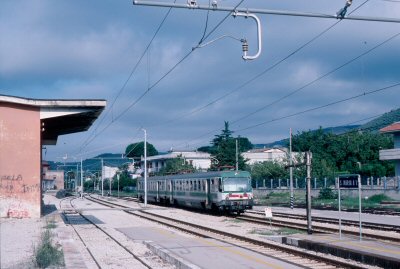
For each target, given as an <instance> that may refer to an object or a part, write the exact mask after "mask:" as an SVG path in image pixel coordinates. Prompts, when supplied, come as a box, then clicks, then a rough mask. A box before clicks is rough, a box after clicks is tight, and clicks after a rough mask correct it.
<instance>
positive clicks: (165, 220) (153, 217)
mask: <svg viewBox="0 0 400 269" xmlns="http://www.w3.org/2000/svg"><path fill="white" fill-rule="evenodd" d="M89 200H91V201H94V202H99V203H100V204H103V205H106V204H107V203H108V205H107V206H108V207H115V206H118V207H125V206H123V205H120V204H116V203H111V202H108V201H104V200H101V199H97V198H93V197H91V198H90V199H89ZM121 210H122V211H124V212H126V213H127V214H130V215H133V216H136V217H141V218H144V219H147V220H149V221H153V222H157V223H159V224H162V225H166V226H167V227H172V228H174V229H178V230H181V231H183V232H186V233H189V234H193V235H195V236H199V237H203V238H212V239H215V240H218V241H221V242H224V243H229V244H232V245H235V246H237V247H240V248H244V249H248V250H250V251H253V252H257V253H259V254H261V255H266V256H270V255H267V254H265V253H263V252H261V251H257V250H255V249H252V248H250V247H243V245H239V244H235V243H232V242H231V241H229V240H224V239H221V238H218V237H215V236H210V235H205V234H204V231H207V232H210V233H214V234H218V235H221V236H223V237H227V238H233V239H235V240H238V241H241V242H247V243H250V244H252V245H255V246H262V247H265V248H269V249H274V250H277V251H280V252H285V253H288V254H291V255H295V256H297V257H299V256H300V257H303V258H306V259H310V260H312V261H316V262H323V263H326V264H330V265H332V266H334V267H335V268H336V267H338V266H339V267H340V268H354V269H360V268H365V266H362V265H358V264H354V263H352V262H348V261H344V260H343V261H342V260H339V259H338V258H337V257H335V258H328V257H323V256H321V254H320V253H317V254H313V253H310V252H307V251H304V250H301V249H297V248H294V247H290V246H286V245H281V244H277V243H275V242H266V241H260V240H256V239H252V238H248V237H244V236H240V235H236V234H232V233H228V232H224V231H221V230H216V229H213V228H209V227H204V226H201V225H197V224H194V223H188V222H185V221H181V220H177V219H174V218H169V217H166V216H161V215H157V214H154V213H150V212H148V211H145V210H138V211H129V210H126V209H121ZM171 222H174V223H179V224H181V225H186V226H188V227H189V228H185V227H182V226H179V225H175V224H172V223H171ZM193 228H196V229H199V230H201V231H200V232H198V231H195V230H193ZM274 258H277V257H274ZM277 259H279V260H282V261H285V262H288V263H293V262H291V261H287V260H284V259H282V258H277ZM293 264H294V263H293ZM297 265H298V264H297Z"/></svg>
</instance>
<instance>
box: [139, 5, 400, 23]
mask: <svg viewBox="0 0 400 269" xmlns="http://www.w3.org/2000/svg"><path fill="white" fill-rule="evenodd" d="M133 4H134V5H141V6H153V7H169V8H185V9H193V10H212V11H227V12H235V11H236V12H244V13H255V14H267V15H280V16H296V17H311V18H322V19H336V20H337V19H341V20H353V21H374V22H390V23H400V19H397V18H384V17H368V16H345V17H343V18H339V17H338V16H337V15H336V14H335V15H329V14H323V13H312V12H298V11H288V10H272V9H257V8H234V7H219V6H211V7H210V6H209V5H197V4H196V5H193V6H192V5H191V6H189V5H187V4H180V3H166V2H157V1H145V0H134V1H133Z"/></svg>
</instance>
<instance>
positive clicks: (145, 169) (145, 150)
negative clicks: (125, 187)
mask: <svg viewBox="0 0 400 269" xmlns="http://www.w3.org/2000/svg"><path fill="white" fill-rule="evenodd" d="M142 130H143V132H144V207H147V132H146V129H142Z"/></svg>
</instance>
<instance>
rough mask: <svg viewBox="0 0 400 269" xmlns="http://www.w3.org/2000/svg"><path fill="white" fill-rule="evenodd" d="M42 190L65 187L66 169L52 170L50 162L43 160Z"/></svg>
mask: <svg viewBox="0 0 400 269" xmlns="http://www.w3.org/2000/svg"><path fill="white" fill-rule="evenodd" d="M42 173H43V174H42V190H44V191H47V190H61V189H64V171H63V170H59V171H57V170H50V165H49V164H48V162H45V161H44V162H42Z"/></svg>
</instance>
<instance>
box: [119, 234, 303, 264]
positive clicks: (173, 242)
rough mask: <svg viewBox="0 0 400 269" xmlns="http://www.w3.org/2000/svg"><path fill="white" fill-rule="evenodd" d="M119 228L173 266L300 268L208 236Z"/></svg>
mask: <svg viewBox="0 0 400 269" xmlns="http://www.w3.org/2000/svg"><path fill="white" fill-rule="evenodd" d="M119 231H120V232H122V233H124V234H125V235H126V236H127V237H129V238H131V239H132V240H134V241H142V242H144V243H145V244H146V245H147V246H148V247H149V248H150V249H152V250H153V251H155V252H157V253H158V255H159V256H168V258H169V261H170V262H172V263H173V264H175V265H176V266H177V268H191V269H200V268H220V269H230V268H235V269H242V268H243V269H248V268H272V269H283V268H285V269H293V268H303V267H299V266H297V265H294V264H291V263H289V262H285V261H283V260H280V259H277V258H276V257H272V256H271V257H267V256H265V255H261V254H258V253H255V252H252V251H248V250H246V249H243V248H239V247H237V246H234V245H230V244H226V243H223V242H220V241H216V240H214V239H210V238H192V237H187V236H185V235H183V234H181V233H176V232H173V231H168V230H165V229H160V228H154V227H135V228H123V229H119Z"/></svg>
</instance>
